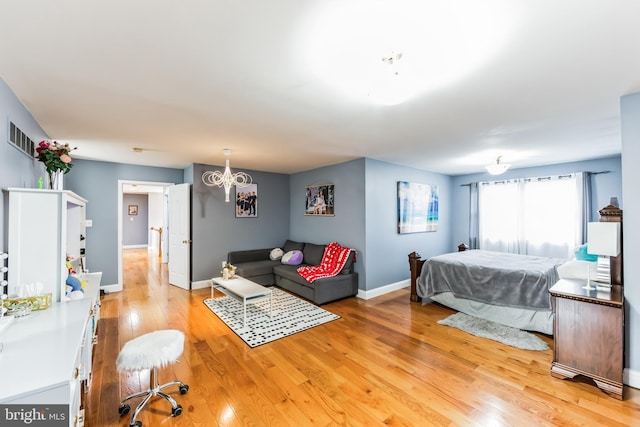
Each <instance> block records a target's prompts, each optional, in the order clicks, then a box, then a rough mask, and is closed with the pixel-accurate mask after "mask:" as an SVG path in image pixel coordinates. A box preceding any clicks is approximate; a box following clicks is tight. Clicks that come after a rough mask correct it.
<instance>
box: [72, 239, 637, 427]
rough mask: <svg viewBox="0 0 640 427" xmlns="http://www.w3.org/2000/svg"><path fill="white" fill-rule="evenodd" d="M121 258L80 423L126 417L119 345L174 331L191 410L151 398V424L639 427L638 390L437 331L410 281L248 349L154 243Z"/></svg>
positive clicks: (184, 400)
mask: <svg viewBox="0 0 640 427" xmlns="http://www.w3.org/2000/svg"><path fill="white" fill-rule="evenodd" d="M125 266H126V268H125V271H124V291H123V292H119V293H113V294H108V295H105V296H104V297H102V310H101V316H102V318H101V320H100V323H99V327H98V332H99V333H98V335H99V341H98V343H97V344H96V347H95V355H94V363H93V367H94V374H93V382H92V385H91V388H90V390H89V392H88V394H87V398H86V405H85V420H86V421H85V425H86V426H126V425H128V421H129V416H125V417H122V418H120V417H119V415H118V405H119V402H120V399H121V398H123V397H125V396H127V395H129V394H130V393H132V392H134V391H138V390H139V389H140V388H141V387H142V386H145V387H146V386H147V383H148V379H147V378H146V377H145V376H144V375H138V374H133V375H125V374H118V372H117V371H116V369H115V360H116V357H117V355H118V351H119V350H120V348H121V347H122V345H123V344H124V343H125V342H126V341H128V340H129V339H131V338H134V337H136V336H138V335H140V334H143V333H146V332H150V331H154V330H157V329H166V328H175V329H180V330H182V331H184V332H185V334H186V341H185V349H184V354H183V356H182V358H181V360H180V362H179V363H177V364H174V365H171V366H169V367H167V368H165V369H164V370H162V371H161V372H160V382H161V383H164V382H168V381H172V380H174V379H176V378H178V379H180V380H181V381H183V382H185V383H186V384H189V386H190V390H189V392H188V393H187V394H185V395H179V394H178V392H177V390H174V389H173V388H172V389H168V390H169V392H170V394H172V395H173V396H174V397H175V398H176V399H177V401H178V402H179V403H180V404H181V405H182V406H183V408H184V412H183V413H182V415H180V416H178V417H175V418H172V417H171V416H170V405H169V404H168V403H167V402H166V401H164V400H163V399H159V398H157V399H154V400H153V401H152V403H151V404H150V405H148V406H147V407H146V408H145V409H144V410H143V412H142V413H141V416H140V417H139V419H140V420H141V421H142V422H143V425H144V426H147V427H151V426H158V425H164V426H245V425H246V426H334V425H354V426H371V425H396V426H400V425H402V426H430V425H436V426H453V425H456V426H458V425H460V426H467V425H473V426H475V425H489V426H533V425H535V426H549V425H563V426H565V425H566V426H595V425H606V426H630V425H640V390H636V389H632V388H629V387H625V393H624V397H625V400H624V401H622V402H621V401H618V400H616V399H613V398H611V397H609V396H607V395H606V394H605V393H603V392H602V391H600V389H598V388H596V387H595V386H593V385H592V384H591V383H590V382H588V381H586V380H585V381H584V382H573V381H563V380H559V379H555V378H552V377H551V375H550V365H551V359H552V350H546V351H539V352H538V351H526V350H519V349H516V348H513V347H509V346H506V345H502V344H499V343H496V342H493V341H489V340H486V339H482V338H477V337H474V336H471V335H469V334H466V333H464V332H461V331H459V330H457V329H453V328H450V327H446V326H441V325H439V324H437V323H436V322H437V321H438V320H440V319H443V318H445V317H446V316H448V315H450V314H452V313H453V311H452V310H450V309H447V308H444V307H442V306H438V305H436V304H431V305H429V306H423V305H421V304H419V303H410V302H409V290H408V289H405V290H400V291H396V292H393V293H390V294H387V295H384V296H381V297H378V298H374V299H371V300H366V301H365V300H362V299H358V298H350V299H346V300H342V301H338V302H334V303H330V304H326V305H324V306H323V308H325V309H327V310H329V311H331V312H333V313H336V314H338V315H340V316H341V317H342V318H341V319H339V320H336V321H333V322H330V323H327V324H324V325H321V326H319V327H316V328H313V329H310V330H308V331H304V332H301V333H298V334H296V335H293V336H290V337H287V338H284V339H280V340H278V341H275V342H272V343H269V344H265V345H263V346H261V347H257V348H255V349H251V348H249V347H248V346H247V345H246V344H245V343H244V342H243V341H242V340H241V339H240V338H238V337H237V336H236V335H235V334H234V333H233V332H232V331H231V330H230V329H228V328H227V327H226V326H225V324H224V323H223V322H222V321H220V320H219V319H218V318H217V317H216V316H215V315H214V314H213V313H212V312H211V311H210V310H209V309H208V308H207V307H206V306H205V305H204V304H203V303H202V300H203V299H204V298H206V297H208V295H209V294H210V290H209V289H201V290H195V291H185V290H182V289H179V288H176V287H174V286H171V285H168V284H167V277H168V275H167V271H166V266H160V265H159V264H158V262H157V257H155V256H153V255H148V254H147V251H146V250H127V251H125ZM407 268H408V267H407ZM541 337H542V339H544V340H545V341H546V342H547V343H548V344H549V345H550V346H553V342H552V340H551V339H550V337H546V336H542V335H541ZM137 403H138V401H137V400H136V401H134V402H133V403H132V406H133V407H135V405H137ZM132 411H133V408H132Z"/></svg>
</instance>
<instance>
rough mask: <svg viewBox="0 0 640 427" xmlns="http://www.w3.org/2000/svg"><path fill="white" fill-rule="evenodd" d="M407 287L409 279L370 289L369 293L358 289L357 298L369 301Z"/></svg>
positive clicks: (409, 282) (409, 284)
mask: <svg viewBox="0 0 640 427" xmlns="http://www.w3.org/2000/svg"><path fill="white" fill-rule="evenodd" d="M407 286H411V280H410V279H407V280H401V281H399V282H395V283H389V284H388V285H384V286H380V287H379V288H375V289H371V290H370V291H364V290H362V289H358V295H357V297H358V298H362V299H371V298H375V297H379V296H380V295H384V294H388V293H389V292H393V291H397V290H398V289H402V288H406V287H407Z"/></svg>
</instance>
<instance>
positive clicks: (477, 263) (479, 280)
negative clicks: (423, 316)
mask: <svg viewBox="0 0 640 427" xmlns="http://www.w3.org/2000/svg"><path fill="white" fill-rule="evenodd" d="M564 262H566V260H563V259H559V258H545V257H536V256H528V255H517V254H508V253H502V252H492V251H482V250H471V251H463V252H454V253H449V254H444V255H439V256H435V257H433V258H430V259H428V260H427V261H426V262H425V263H424V265H423V267H422V273H421V274H420V277H419V278H418V282H417V293H418V295H420V296H421V297H423V298H425V297H430V296H432V295H435V294H438V293H442V292H452V293H453V294H454V295H455V296H456V297H458V298H466V299H471V300H475V301H480V302H483V303H489V304H494V305H502V306H507V307H519V308H529V309H539V310H551V299H550V296H549V292H548V291H549V288H550V287H551V286H553V285H554V284H555V282H557V281H558V272H557V270H556V267H557V266H558V265H560V264H562V263H564Z"/></svg>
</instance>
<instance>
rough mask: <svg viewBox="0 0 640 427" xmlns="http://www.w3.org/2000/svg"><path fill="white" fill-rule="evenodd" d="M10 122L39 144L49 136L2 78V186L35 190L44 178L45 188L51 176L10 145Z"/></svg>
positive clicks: (3, 238)
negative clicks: (40, 179) (39, 181)
mask: <svg viewBox="0 0 640 427" xmlns="http://www.w3.org/2000/svg"><path fill="white" fill-rule="evenodd" d="M9 121H12V122H13V123H15V125H16V126H18V127H19V128H20V129H21V130H22V131H23V132H24V133H25V134H26V135H27V136H28V137H29V138H31V139H32V140H33V141H34V142H35V143H36V144H37V143H38V142H40V141H42V140H43V139H48V136H47V135H46V134H45V132H44V131H43V130H42V128H41V127H40V125H39V124H38V123H37V122H36V121H35V120H34V119H33V117H32V116H31V113H29V111H27V109H26V108H25V107H24V105H22V103H21V102H20V100H19V99H18V98H17V97H16V96H15V94H14V93H13V91H12V90H11V89H10V88H9V86H7V84H6V83H5V82H4V80H2V79H1V78H0V159H1V163H0V186H2V188H3V189H6V188H8V187H18V188H35V187H36V183H37V182H38V178H39V177H42V178H43V180H44V182H45V185H46V182H47V175H46V173H45V172H44V167H43V166H42V164H41V163H40V162H38V161H37V160H34V159H32V158H30V157H28V156H27V155H25V154H23V153H22V152H21V151H19V150H18V149H17V148H15V147H13V146H12V145H11V144H9V143H8V142H7V139H8V138H7V137H8V135H9V129H8V124H9ZM7 198H8V196H6V193H5V195H4V197H3V198H2V200H0V205H1V206H0V207H1V209H0V221H1V224H2V227H0V242H2V247H1V248H0V252H5V251H6V250H7V241H8V240H7V239H8V237H7V217H6V213H7V212H8V209H7V205H6V202H7V201H6V200H5V199H7Z"/></svg>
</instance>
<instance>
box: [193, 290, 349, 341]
mask: <svg viewBox="0 0 640 427" xmlns="http://www.w3.org/2000/svg"><path fill="white" fill-rule="evenodd" d="M204 303H205V305H206V306H207V307H209V309H210V310H211V311H213V312H214V313H215V314H216V316H218V317H219V318H220V320H222V321H223V322H224V323H226V324H227V326H228V327H229V328H231V330H232V331H233V332H235V333H236V334H237V335H238V336H239V337H240V338H242V340H243V341H244V342H245V343H247V345H248V346H249V347H257V346H259V345H262V344H266V343H268V342H271V341H275V340H277V339H279V338H284V337H286V336H289V335H293V334H295V333H297V332H300V331H304V330H305V329H310V328H313V327H314V326H318V325H322V324H323V323H327V322H330V321H332V320H336V319H339V318H340V316H338V315H336V314H333V313H331V312H329V311H327V310H324V309H322V308H320V307H318V306H316V305H314V304H311V303H309V302H307V301H305V300H302V299H300V298H298V297H296V296H293V295H291V294H289V293H287V292H284V291H281V290H280V289H277V288H273V308H272V313H271V315H272V317H271V318H269V299H268V298H267V299H266V300H262V301H259V302H256V303H249V304H247V326H246V328H245V327H244V326H243V324H242V311H243V310H242V302H241V301H238V300H236V299H235V298H232V297H230V296H227V295H225V296H221V297H219V298H217V297H216V298H213V299H212V298H207V299H205V300H204Z"/></svg>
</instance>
